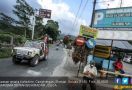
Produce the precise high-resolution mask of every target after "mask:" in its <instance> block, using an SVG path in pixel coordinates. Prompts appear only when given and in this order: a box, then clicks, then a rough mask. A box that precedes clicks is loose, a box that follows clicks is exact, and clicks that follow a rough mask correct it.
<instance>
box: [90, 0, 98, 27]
mask: <svg viewBox="0 0 132 90" xmlns="http://www.w3.org/2000/svg"><path fill="white" fill-rule="evenodd" d="M96 1H97V0H94V2H93V11H92V19H91V24H90V27H92V25H93V22H94V16H95V7H96Z"/></svg>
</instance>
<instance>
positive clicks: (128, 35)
mask: <svg viewBox="0 0 132 90" xmlns="http://www.w3.org/2000/svg"><path fill="white" fill-rule="evenodd" d="M97 39H108V40H132V31H117V30H116V31H112V30H111V31H109V30H108V31H107V30H99V31H98V35H97Z"/></svg>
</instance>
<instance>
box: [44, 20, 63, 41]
mask: <svg viewBox="0 0 132 90" xmlns="http://www.w3.org/2000/svg"><path fill="white" fill-rule="evenodd" d="M44 31H45V32H46V33H47V34H48V35H49V36H50V37H51V38H53V40H56V39H57V36H58V35H59V33H60V31H59V24H58V22H57V21H53V20H48V21H47V24H46V25H45V28H44Z"/></svg>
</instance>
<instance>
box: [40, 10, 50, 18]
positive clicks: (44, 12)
mask: <svg viewBox="0 0 132 90" xmlns="http://www.w3.org/2000/svg"><path fill="white" fill-rule="evenodd" d="M39 16H40V17H42V18H51V10H48V9H39Z"/></svg>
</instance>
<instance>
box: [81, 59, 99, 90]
mask: <svg viewBox="0 0 132 90" xmlns="http://www.w3.org/2000/svg"><path fill="white" fill-rule="evenodd" d="M83 74H84V77H83V80H84V81H86V82H87V83H88V84H90V88H91V90H96V84H95V78H96V76H97V69H96V67H95V63H94V62H90V64H88V65H86V66H85V67H84V71H83ZM87 83H83V85H82V89H83V90H86V87H87Z"/></svg>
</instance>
